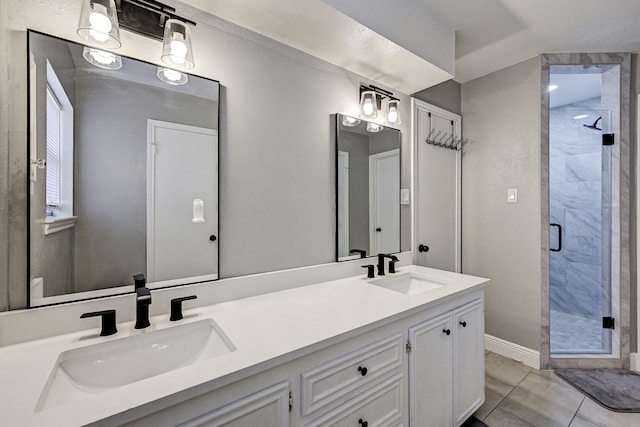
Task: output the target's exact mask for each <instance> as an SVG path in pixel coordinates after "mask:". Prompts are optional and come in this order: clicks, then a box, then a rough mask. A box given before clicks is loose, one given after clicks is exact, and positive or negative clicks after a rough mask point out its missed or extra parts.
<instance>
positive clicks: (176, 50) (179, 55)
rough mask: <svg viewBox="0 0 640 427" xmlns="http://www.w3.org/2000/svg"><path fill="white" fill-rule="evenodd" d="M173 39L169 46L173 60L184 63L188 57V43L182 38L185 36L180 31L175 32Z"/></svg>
mask: <svg viewBox="0 0 640 427" xmlns="http://www.w3.org/2000/svg"><path fill="white" fill-rule="evenodd" d="M172 38H173V40H172V41H171V45H170V48H169V55H171V60H172V61H173V62H175V63H176V64H184V63H185V61H186V58H187V51H188V49H187V45H186V44H184V42H183V41H182V40H184V37H183V36H182V34H180V33H173V37H172Z"/></svg>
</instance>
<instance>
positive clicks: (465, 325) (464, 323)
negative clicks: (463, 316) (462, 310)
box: [460, 320, 467, 328]
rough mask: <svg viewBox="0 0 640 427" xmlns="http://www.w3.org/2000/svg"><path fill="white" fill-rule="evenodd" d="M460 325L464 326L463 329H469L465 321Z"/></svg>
mask: <svg viewBox="0 0 640 427" xmlns="http://www.w3.org/2000/svg"><path fill="white" fill-rule="evenodd" d="M460 324H461V325H462V327H463V328H466V327H467V322H465V321H464V320H463V321H461V322H460Z"/></svg>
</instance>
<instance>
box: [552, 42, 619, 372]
mask: <svg viewBox="0 0 640 427" xmlns="http://www.w3.org/2000/svg"><path fill="white" fill-rule="evenodd" d="M626 61H628V56H627V55H623V54H621V55H617V54H554V55H543V57H542V70H543V72H542V84H543V88H542V90H543V93H542V101H543V114H542V129H543V131H542V144H543V145H542V159H543V167H542V180H543V207H542V212H543V217H542V220H543V221H544V222H546V223H547V224H546V226H545V227H544V228H543V231H544V233H545V234H543V264H542V268H543V271H544V272H545V273H546V272H547V268H548V277H545V274H543V284H542V290H543V295H547V291H548V300H546V298H545V300H543V303H542V315H543V319H544V320H546V319H548V322H549V323H548V327H545V326H544V325H545V323H544V322H543V330H542V341H541V342H542V344H541V366H542V367H543V368H547V367H550V368H555V367H589V366H592V367H595V366H599V367H622V366H625V364H627V365H628V357H629V356H628V351H629V347H628V345H629V344H628V338H629V337H628V332H626V331H627V330H628V328H627V326H628V324H629V319H628V307H626V306H624V304H622V307H621V303H620V302H621V301H624V300H625V298H626V299H627V300H628V293H629V288H628V278H629V270H628V268H629V266H628V264H627V263H626V258H625V257H626V256H627V254H626V247H627V246H628V232H625V231H624V230H628V211H627V209H628V203H627V201H626V197H621V195H622V194H628V192H629V188H628V182H626V183H625V182H624V178H623V177H624V176H625V175H626V174H628V165H626V164H624V163H623V162H621V159H623V158H628V150H629V147H628V121H625V120H628V118H625V115H627V116H628V104H624V103H623V100H624V102H626V100H625V98H626V95H627V94H626V93H624V91H625V90H627V89H625V88H626V86H625V81H627V82H628V80H626V79H628V66H629V64H628V62H626ZM545 104H546V105H548V107H549V108H548V110H545V108H544V106H545ZM546 130H548V134H547V133H546V132H545V131H546ZM547 144H548V145H547ZM547 149H548V151H547ZM547 165H548V169H547V168H546V166H547ZM625 234H626V235H625ZM547 238H548V240H546V239H547ZM547 245H548V246H547ZM622 331H625V332H624V333H625V334H626V336H624V337H623V334H621V332H622ZM623 338H624V339H623Z"/></svg>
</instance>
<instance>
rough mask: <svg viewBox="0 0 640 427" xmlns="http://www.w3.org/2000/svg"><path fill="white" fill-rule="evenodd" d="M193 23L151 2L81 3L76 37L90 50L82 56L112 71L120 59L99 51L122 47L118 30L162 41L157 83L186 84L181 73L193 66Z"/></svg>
mask: <svg viewBox="0 0 640 427" xmlns="http://www.w3.org/2000/svg"><path fill="white" fill-rule="evenodd" d="M187 24H189V25H191V26H195V25H196V23H195V22H193V21H190V20H188V19H185V18H182V17H180V16H178V15H176V14H175V8H173V7H171V6H167V5H165V4H162V3H160V2H157V1H155V0H82V10H81V12H80V22H79V23H78V31H77V32H78V35H79V36H80V37H81V38H82V39H83V40H84V41H85V42H86V43H88V44H90V45H91V46H92V47H87V48H85V49H84V52H83V56H84V58H85V59H86V60H87V61H89V62H90V63H91V64H94V65H96V66H98V67H101V68H105V69H110V70H116V69H118V68H120V67H122V59H121V58H120V56H118V55H116V54H114V53H111V52H107V51H103V50H101V49H100V48H103V49H117V48H119V47H120V46H122V42H121V40H120V27H122V28H123V29H126V30H129V31H131V32H134V33H136V34H141V35H143V36H146V37H150V38H154V39H157V40H162V53H161V56H160V58H161V59H162V62H164V63H165V64H166V65H167V66H166V67H158V72H157V76H158V78H159V79H160V80H162V81H164V82H166V83H169V84H172V85H182V84H185V83H187V81H188V77H187V75H186V74H184V73H183V72H182V71H188V70H191V69H192V68H194V67H195V62H194V60H193V49H192V47H191V29H190V28H189V26H188V25H187Z"/></svg>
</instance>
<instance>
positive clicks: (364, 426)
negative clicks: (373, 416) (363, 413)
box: [358, 418, 369, 427]
mask: <svg viewBox="0 0 640 427" xmlns="http://www.w3.org/2000/svg"><path fill="white" fill-rule="evenodd" d="M358 424H362V427H367V426H368V425H369V423H368V422H366V421H362V418H360V419H359V420H358Z"/></svg>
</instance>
